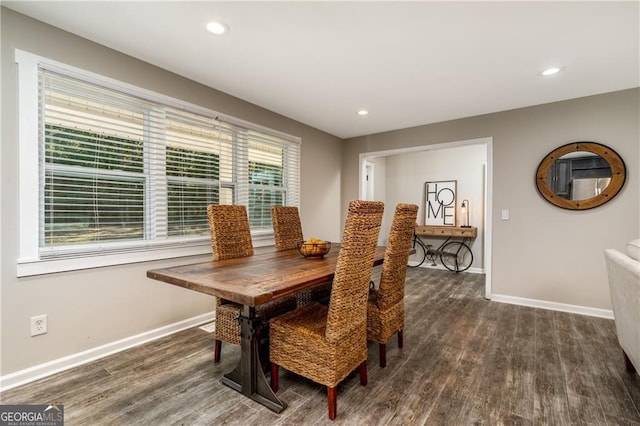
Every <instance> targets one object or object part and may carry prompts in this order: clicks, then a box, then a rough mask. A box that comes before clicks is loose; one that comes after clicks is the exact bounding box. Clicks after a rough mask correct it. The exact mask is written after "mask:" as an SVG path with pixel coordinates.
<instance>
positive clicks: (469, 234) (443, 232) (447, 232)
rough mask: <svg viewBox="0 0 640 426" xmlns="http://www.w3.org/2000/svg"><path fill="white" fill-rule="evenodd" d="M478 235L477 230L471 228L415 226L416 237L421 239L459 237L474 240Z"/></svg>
mask: <svg viewBox="0 0 640 426" xmlns="http://www.w3.org/2000/svg"><path fill="white" fill-rule="evenodd" d="M477 234H478V228H476V227H475V226H471V227H468V228H463V227H462V226H433V225H426V226H416V235H420V236H423V237H460V238H475V237H476V236H477Z"/></svg>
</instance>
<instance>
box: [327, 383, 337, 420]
mask: <svg viewBox="0 0 640 426" xmlns="http://www.w3.org/2000/svg"><path fill="white" fill-rule="evenodd" d="M327 403H328V404H329V419H331V420H333V419H335V418H336V414H337V413H338V387H337V386H333V387H331V386H327Z"/></svg>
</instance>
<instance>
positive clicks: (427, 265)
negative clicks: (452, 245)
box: [409, 261, 484, 274]
mask: <svg viewBox="0 0 640 426" xmlns="http://www.w3.org/2000/svg"><path fill="white" fill-rule="evenodd" d="M416 263H418V262H409V266H411V267H415V266H416ZM420 268H431V269H439V270H441V271H449V269H447V268H445V267H444V266H442V265H441V264H437V265H436V266H433V265H431V264H430V263H427V262H426V261H425V262H424V263H423V264H422V265H420ZM449 272H453V271H449ZM464 272H468V273H470V274H484V268H469V269H467V270H466V271H464Z"/></svg>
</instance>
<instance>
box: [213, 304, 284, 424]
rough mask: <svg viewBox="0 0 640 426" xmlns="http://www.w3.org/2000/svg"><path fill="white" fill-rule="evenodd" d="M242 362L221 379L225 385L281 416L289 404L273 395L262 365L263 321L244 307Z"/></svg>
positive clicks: (248, 308)
mask: <svg viewBox="0 0 640 426" xmlns="http://www.w3.org/2000/svg"><path fill="white" fill-rule="evenodd" d="M238 320H239V321H240V362H239V363H238V365H237V366H236V368H235V369H234V370H233V371H231V372H230V373H228V374H225V375H224V376H223V377H222V383H223V384H225V385H227V386H229V387H230V388H231V389H235V390H237V391H238V392H240V393H241V394H243V395H245V396H247V397H249V398H251V399H253V400H254V401H256V402H258V403H260V404H262V405H264V406H265V407H267V408H268V409H270V410H272V411H275V412H276V413H280V412H281V411H282V410H284V409H285V408H286V407H287V404H285V403H284V402H282V401H280V399H279V398H278V397H277V396H276V394H275V393H273V390H272V389H271V387H270V386H269V383H268V382H267V378H266V377H265V375H264V372H263V371H262V366H261V364H260V350H259V348H260V337H261V335H262V329H263V324H262V318H260V317H259V316H256V310H255V308H253V307H251V306H244V307H243V309H242V314H241V315H240V318H238Z"/></svg>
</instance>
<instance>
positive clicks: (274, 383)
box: [271, 362, 280, 392]
mask: <svg viewBox="0 0 640 426" xmlns="http://www.w3.org/2000/svg"><path fill="white" fill-rule="evenodd" d="M279 386H280V385H279V383H278V364H276V363H273V362H272V363H271V390H273V391H274V392H278V387H279Z"/></svg>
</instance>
